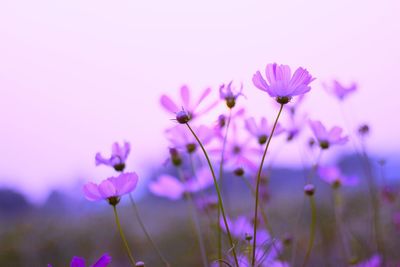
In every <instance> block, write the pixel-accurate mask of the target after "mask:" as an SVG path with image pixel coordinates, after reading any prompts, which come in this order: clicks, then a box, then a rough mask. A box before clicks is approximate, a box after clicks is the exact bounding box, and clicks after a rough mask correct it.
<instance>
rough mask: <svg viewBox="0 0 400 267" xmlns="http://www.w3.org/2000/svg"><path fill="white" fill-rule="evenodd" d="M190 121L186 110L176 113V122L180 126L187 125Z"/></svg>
mask: <svg viewBox="0 0 400 267" xmlns="http://www.w3.org/2000/svg"><path fill="white" fill-rule="evenodd" d="M190 119H191V117H190V114H189V112H187V111H186V110H181V111H179V112H178V113H176V120H177V121H178V122H179V123H181V124H185V123H188V122H189V121H190Z"/></svg>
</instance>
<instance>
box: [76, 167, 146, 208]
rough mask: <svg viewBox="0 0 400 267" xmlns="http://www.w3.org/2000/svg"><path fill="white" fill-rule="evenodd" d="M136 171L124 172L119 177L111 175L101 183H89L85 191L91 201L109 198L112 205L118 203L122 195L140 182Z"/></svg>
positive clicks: (85, 186)
mask: <svg viewBox="0 0 400 267" xmlns="http://www.w3.org/2000/svg"><path fill="white" fill-rule="evenodd" d="M138 179H139V178H138V176H137V174H136V173H134V172H133V173H122V174H120V175H119V176H117V177H110V178H107V179H106V180H104V181H102V182H101V183H100V184H98V185H97V184H95V183H91V182H90V183H87V184H85V185H84V186H83V193H84V194H85V197H86V198H87V199H88V200H90V201H97V200H108V202H109V203H110V204H111V205H116V204H118V202H119V200H120V198H121V196H123V195H125V194H128V193H130V192H132V191H133V190H134V189H135V188H136V185H137V183H138Z"/></svg>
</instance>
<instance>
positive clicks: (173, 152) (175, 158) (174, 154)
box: [169, 148, 182, 166]
mask: <svg viewBox="0 0 400 267" xmlns="http://www.w3.org/2000/svg"><path fill="white" fill-rule="evenodd" d="M169 155H170V156H171V161H172V164H173V165H174V166H181V165H182V157H181V155H180V154H179V151H178V150H177V149H176V148H170V149H169Z"/></svg>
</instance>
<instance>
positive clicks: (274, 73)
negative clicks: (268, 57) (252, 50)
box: [253, 63, 315, 104]
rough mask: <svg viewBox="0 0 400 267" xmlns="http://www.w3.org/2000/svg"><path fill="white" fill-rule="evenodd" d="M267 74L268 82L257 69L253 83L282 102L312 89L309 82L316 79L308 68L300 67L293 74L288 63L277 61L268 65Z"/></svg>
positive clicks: (284, 102)
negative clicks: (277, 62) (280, 63)
mask: <svg viewBox="0 0 400 267" xmlns="http://www.w3.org/2000/svg"><path fill="white" fill-rule="evenodd" d="M265 75H266V78H267V81H268V82H267V81H266V80H265V79H264V78H263V77H262V75H261V73H260V72H259V71H257V72H256V73H255V74H254V75H253V84H254V85H255V86H256V87H257V88H258V89H260V90H262V91H265V92H267V93H268V94H269V95H270V96H271V97H274V98H275V99H276V101H277V102H278V103H280V104H286V103H288V102H289V101H290V99H291V98H292V97H293V96H297V95H302V94H305V93H307V92H308V91H310V90H311V87H310V86H309V84H310V83H311V82H312V81H314V80H315V78H313V77H312V76H311V75H310V74H309V73H308V71H307V70H306V69H303V68H301V67H300V68H298V69H297V70H296V71H295V72H294V74H293V76H292V75H291V70H290V67H289V66H288V65H278V64H276V63H274V64H268V65H267V67H266V70H265Z"/></svg>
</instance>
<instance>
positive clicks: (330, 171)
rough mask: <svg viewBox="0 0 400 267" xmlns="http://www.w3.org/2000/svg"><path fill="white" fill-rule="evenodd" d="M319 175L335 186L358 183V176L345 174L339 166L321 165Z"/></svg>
mask: <svg viewBox="0 0 400 267" xmlns="http://www.w3.org/2000/svg"><path fill="white" fill-rule="evenodd" d="M318 173H319V176H320V177H321V179H322V180H324V181H325V182H327V183H328V184H330V185H332V186H333V187H338V186H341V185H344V186H355V185H357V184H358V178H357V176H348V175H344V174H343V173H342V172H341V171H340V169H339V168H338V167H334V166H330V167H321V168H319V169H318Z"/></svg>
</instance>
